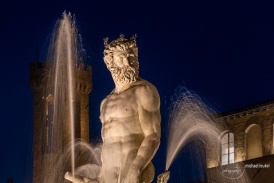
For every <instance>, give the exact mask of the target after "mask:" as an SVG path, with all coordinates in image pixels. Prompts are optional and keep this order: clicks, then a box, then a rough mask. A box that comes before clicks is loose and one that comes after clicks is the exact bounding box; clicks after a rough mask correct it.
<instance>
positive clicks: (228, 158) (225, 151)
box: [222, 133, 234, 165]
mask: <svg viewBox="0 0 274 183" xmlns="http://www.w3.org/2000/svg"><path fill="white" fill-rule="evenodd" d="M230 163H234V134H233V133H226V134H225V135H224V136H223V137H222V165H227V164H230Z"/></svg>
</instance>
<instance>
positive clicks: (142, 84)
mask: <svg viewBox="0 0 274 183" xmlns="http://www.w3.org/2000/svg"><path fill="white" fill-rule="evenodd" d="M136 86H137V90H138V91H140V92H148V93H156V94H158V91H157V88H156V87H155V86H154V85H153V84H152V83H150V82H149V81H147V80H144V79H142V78H139V79H138V80H137V81H136Z"/></svg>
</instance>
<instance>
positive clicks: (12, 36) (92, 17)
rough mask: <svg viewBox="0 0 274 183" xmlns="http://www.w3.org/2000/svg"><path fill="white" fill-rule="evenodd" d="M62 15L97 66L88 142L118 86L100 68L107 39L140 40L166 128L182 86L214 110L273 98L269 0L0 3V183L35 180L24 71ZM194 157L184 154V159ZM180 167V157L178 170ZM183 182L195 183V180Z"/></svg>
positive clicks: (273, 26) (273, 17)
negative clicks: (73, 21)
mask: <svg viewBox="0 0 274 183" xmlns="http://www.w3.org/2000/svg"><path fill="white" fill-rule="evenodd" d="M65 10H67V11H70V12H71V13H72V14H75V16H76V22H77V26H78V29H79V33H80V34H81V37H82V39H83V44H84V48H85V49H86V53H87V60H86V62H87V63H88V64H90V65H92V68H93V81H92V82H93V90H92V92H91V94H90V121H91V122H90V126H91V130H90V131H91V134H90V136H91V139H96V138H97V139H98V138H99V137H100V127H101V126H100V121H99V118H98V117H99V104H100V101H101V100H102V99H103V98H104V97H105V96H106V95H107V94H108V93H109V92H110V91H111V90H112V89H113V87H114V84H113V81H112V78H111V75H110V73H109V71H108V70H107V69H106V67H105V65H104V62H103V48H104V47H103V38H105V37H109V38H110V40H113V39H116V38H118V36H119V34H120V33H123V34H125V36H126V37H128V38H129V37H131V36H132V35H133V34H135V33H137V45H138V47H139V62H140V76H141V77H142V78H144V79H146V80H148V81H150V82H151V83H153V84H154V85H155V86H156V87H157V88H158V91H159V93H160V96H161V104H162V106H161V111H162V125H163V127H165V126H166V123H167V121H166V119H167V115H168V114H167V107H168V105H169V101H170V100H169V99H170V96H171V95H172V94H173V92H174V89H175V88H176V87H177V86H179V85H181V86H185V87H187V88H188V89H191V90H194V91H195V92H197V93H198V94H199V96H200V97H201V98H202V99H203V101H204V102H205V103H206V104H207V105H208V106H210V107H211V108H213V109H214V110H215V111H216V112H227V111H230V110H233V109H237V108H241V107H245V106H248V105H252V104H256V103H258V102H263V101H267V100H271V99H273V98H274V87H273V84H274V72H273V70H274V11H273V10H274V2H273V1H271V0H260V1H259V0H221V1H220V0H210V1H204V0H174V1H173V0H169V1H154V2H152V1H149V0H147V1H120V0H116V1H112V2H109V1H103V0H101V1H99V0H97V1H95V0H90V1H77V2H76V1H72V0H71V1H70V0H68V1H64V2H61V1H56V2H54V1H52V2H49V1H47V3H46V2H39V3H38V2H27V1H21V2H17V3H15V2H14V1H13V2H12V3H7V2H6V4H2V3H1V6H0V23H1V28H0V46H1V49H0V50H1V54H0V68H1V72H0V79H1V92H0V101H1V103H0V106H1V108H0V111H1V112H0V114H1V115H0V130H1V131H0V137H1V141H2V143H1V151H0V182H5V181H6V180H7V179H8V178H13V179H14V180H15V183H28V182H30V180H31V176H32V175H31V171H32V165H31V163H32V155H31V148H32V147H31V145H32V92H31V89H30V87H29V71H30V70H29V66H30V63H31V62H34V61H42V60H43V58H44V56H45V50H46V48H47V46H48V45H47V43H48V40H49V38H50V34H51V32H52V30H53V27H54V25H55V23H56V21H57V19H58V18H61V15H62V13H63V12H64V11H65ZM162 136H163V140H162V141H163V143H162V145H161V146H160V151H159V152H158V153H157V156H156V158H157V160H156V161H157V163H156V164H157V165H159V166H161V167H156V169H157V174H158V173H161V172H163V171H164V167H165V165H164V161H165V148H166V147H165V143H164V141H165V138H164V137H165V136H166V130H163V131H162ZM190 149H191V148H190ZM190 154H191V153H189V152H186V153H183V155H185V157H187V158H188V159H189V157H190ZM186 161H187V160H185V159H184V158H181V159H179V160H178V161H177V164H178V162H181V163H182V164H183V163H184V162H186ZM175 164H176V163H175ZM187 168H188V170H189V169H191V168H189V167H187ZM185 169H186V168H185ZM180 171H184V168H182V169H180ZM174 174H177V172H176V173H175V172H174ZM181 174H182V175H184V176H186V179H188V181H190V180H191V175H190V174H191V173H188V172H183V173H182V172H181ZM194 174H195V173H194ZM175 182H178V181H175ZM181 182H186V181H183V180H181Z"/></svg>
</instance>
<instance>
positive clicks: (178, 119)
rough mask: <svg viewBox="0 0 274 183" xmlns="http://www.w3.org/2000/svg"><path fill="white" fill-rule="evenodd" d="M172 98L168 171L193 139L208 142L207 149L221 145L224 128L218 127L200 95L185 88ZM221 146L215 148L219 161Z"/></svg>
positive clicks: (167, 160)
mask: <svg viewBox="0 0 274 183" xmlns="http://www.w3.org/2000/svg"><path fill="white" fill-rule="evenodd" d="M178 90H179V92H176V93H175V94H174V96H173V97H172V101H173V104H172V105H173V106H172V107H171V112H170V119H169V133H168V145H167V159H166V170H168V169H169V167H170V165H171V164H172V162H173V161H174V159H175V157H176V155H177V154H178V153H179V151H180V149H182V148H183V147H184V146H185V145H186V144H187V143H188V142H189V141H191V140H192V139H202V141H204V142H206V144H207V148H208V147H211V146H214V144H219V134H220V133H221V132H222V127H221V126H217V123H216V121H215V118H214V115H215V112H214V111H213V110H211V109H209V108H207V107H206V105H205V104H204V103H202V102H201V99H200V98H199V97H198V95H196V94H193V93H191V92H190V91H188V90H187V89H185V88H181V87H179V88H178ZM219 148H220V147H219V146H216V147H215V151H216V153H214V154H215V155H216V156H215V158H216V159H217V160H218V154H217V152H219V150H218V149H219Z"/></svg>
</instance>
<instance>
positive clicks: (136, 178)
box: [122, 167, 141, 183]
mask: <svg viewBox="0 0 274 183" xmlns="http://www.w3.org/2000/svg"><path fill="white" fill-rule="evenodd" d="M140 181H141V173H140V170H138V169H136V168H135V167H130V168H129V170H128V173H127V176H126V178H125V179H124V180H123V181H122V183H140Z"/></svg>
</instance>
